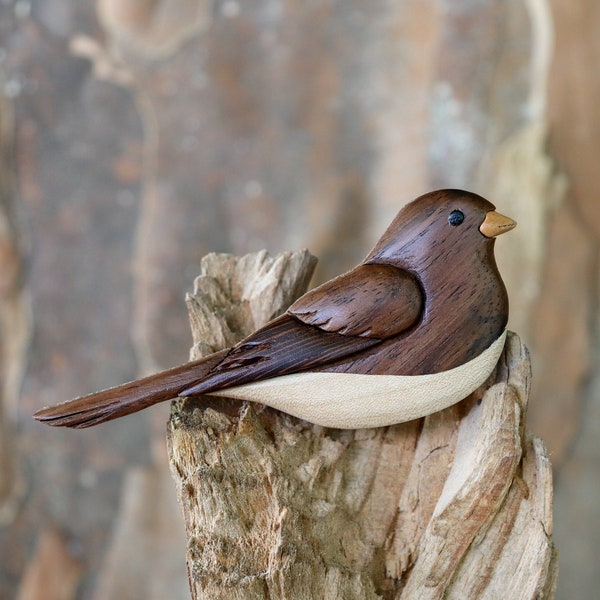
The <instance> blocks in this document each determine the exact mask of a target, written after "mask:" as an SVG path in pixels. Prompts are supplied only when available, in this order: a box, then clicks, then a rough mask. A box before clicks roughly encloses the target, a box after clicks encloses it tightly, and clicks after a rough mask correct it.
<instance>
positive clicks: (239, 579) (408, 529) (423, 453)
mask: <svg viewBox="0 0 600 600" xmlns="http://www.w3.org/2000/svg"><path fill="white" fill-rule="evenodd" d="M299 258H300V257H299V256H298V255H289V254H286V255H280V256H278V257H276V258H275V259H271V258H268V257H267V256H266V255H265V254H264V253H259V254H257V255H247V256H244V257H241V258H234V257H232V256H230V255H211V256H210V257H209V258H208V259H207V260H205V261H204V262H203V274H202V275H201V277H199V278H198V279H197V280H196V285H195V290H194V294H193V295H191V296H190V297H189V298H188V307H189V309H190V316H191V323H192V327H193V333H194V339H195V340H197V341H198V342H200V341H201V342H202V347H200V346H199V345H196V346H195V347H194V350H193V353H192V357H193V358H197V357H200V356H201V355H203V354H205V353H210V352H213V351H216V350H219V349H221V347H223V346H224V345H227V344H231V343H232V342H233V341H235V339H239V338H241V337H244V336H245V335H247V334H248V333H250V332H251V331H252V330H253V329H254V328H255V327H256V326H258V325H260V324H261V322H262V321H266V320H268V319H269V318H271V317H272V315H273V314H274V313H275V314H276V313H279V312H281V311H282V310H284V309H285V304H282V303H281V300H282V298H281V294H279V295H278V296H277V297H276V298H275V299H274V291H275V290H274V289H273V287H272V282H273V271H274V270H275V269H274V267H273V265H278V264H279V265H281V263H282V262H283V263H285V264H288V263H290V264H292V267H291V268H288V269H284V270H283V271H284V272H285V274H286V277H285V278H284V281H283V282H282V286H283V290H284V292H285V290H286V286H288V285H293V286H294V291H295V293H297V292H298V286H297V284H296V282H295V277H298V278H299V279H301V280H303V282H304V283H306V277H305V275H304V273H303V272H302V268H303V267H304V268H305V267H306V264H307V262H306V259H305V260H304V261H301V260H299ZM302 262H304V264H302ZM293 263H295V265H296V270H295V271H294V268H293V267H294V264H293ZM257 267H258V268H257ZM309 268H310V270H312V267H309ZM261 272H262V273H264V275H263V276H262V277H263V278H264V279H265V280H267V281H268V282H269V286H265V284H264V281H263V278H261V276H260V273H261ZM266 287H268V288H269V290H268V291H267V292H266V293H265V289H266ZM215 292H217V293H215ZM284 295H286V294H284ZM286 296H287V297H288V300H289V294H287V295H286ZM250 306H252V307H253V310H252V311H250V310H249V307H250ZM215 315H218V318H216V317H215ZM245 315H247V316H245ZM530 382H531V374H530V363H529V355H528V352H527V350H526V349H525V347H524V346H523V344H522V343H521V341H520V340H519V338H518V337H517V336H516V335H514V334H511V335H510V336H509V338H508V341H507V344H506V348H505V352H504V354H503V356H502V358H501V360H500V363H499V366H498V368H497V369H496V372H495V373H494V374H493V375H492V377H491V378H490V380H489V381H488V382H487V383H486V385H484V386H483V387H482V388H481V389H480V390H478V391H477V392H476V393H474V394H473V395H472V396H471V397H469V398H468V399H466V400H464V401H463V402H460V403H459V404H457V405H455V406H453V407H451V408H449V409H447V410H445V411H442V412H440V413H435V414H433V415H430V416H429V417H426V418H424V419H420V420H417V421H412V422H409V423H404V424H400V425H395V426H391V427H384V428H377V429H363V430H334V429H327V428H323V427H318V426H314V425H311V424H308V423H306V422H303V421H300V420H298V419H295V418H293V417H291V416H289V415H285V414H283V413H279V412H277V411H274V410H272V409H269V408H265V407H261V406H260V405H251V404H240V403H238V402H236V401H233V400H227V399H215V398H201V399H193V400H187V401H180V402H178V403H177V404H176V408H175V409H174V410H173V411H172V413H171V419H170V422H169V428H168V438H167V439H168V446H169V458H170V464H171V471H172V474H173V477H174V479H175V483H176V487H177V491H178V497H179V502H180V505H181V507H182V509H183V515H184V521H185V524H186V530H187V536H188V543H187V563H188V577H189V581H190V586H191V591H192V597H193V598H194V600H199V599H201V598H206V599H208V598H210V599H217V598H240V599H242V598H244V599H252V598H257V599H258V598H265V599H266V598H272V599H276V598H290V597H292V598H307V599H308V598H318V597H319V598H345V599H354V598H355V599H357V600H358V599H361V600H362V599H375V598H398V599H401V598H409V599H412V598H419V599H422V598H431V599H434V598H457V599H459V598H497V597H499V594H500V595H502V597H507V598H514V599H527V598H531V599H533V598H552V597H553V592H554V586H555V582H556V556H555V551H554V548H553V544H552V539H551V534H552V508H551V507H552V476H551V471H550V463H549V460H548V457H547V453H546V450H545V447H544V444H543V443H542V442H541V440H539V439H538V438H535V437H533V436H531V435H530V433H529V432H528V431H527V428H526V424H525V417H526V411H527V401H528V398H529V391H530ZM503 590H504V593H505V595H503V594H502V591H503Z"/></svg>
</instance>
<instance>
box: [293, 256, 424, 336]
mask: <svg viewBox="0 0 600 600" xmlns="http://www.w3.org/2000/svg"><path fill="white" fill-rule="evenodd" d="M422 310H423V293H422V291H421V287H420V286H419V284H418V282H417V281H416V279H415V278H414V277H413V276H412V275H411V274H410V273H408V272H406V271H403V270H401V269H398V268H396V267H392V266H388V265H376V264H363V265H359V266H358V267H356V268H355V269H353V270H352V271H350V272H349V273H346V274H345V275H341V276H340V277H336V278H335V279H332V280H331V281H329V282H327V283H325V284H323V285H321V286H319V287H317V288H315V289H314V290H311V291H310V292H308V293H306V294H304V296H302V297H301V298H299V299H298V300H297V301H296V302H295V303H294V304H292V306H291V307H290V308H289V310H288V314H291V315H293V316H294V317H296V318H297V319H299V320H300V321H302V322H303V323H306V324H307V325H313V326H315V327H319V328H320V329H322V330H323V331H329V332H336V333H340V334H342V335H350V336H361V337H368V338H378V339H386V338H389V337H392V336H395V335H398V334H399V333H402V332H403V331H405V330H407V329H409V328H410V327H412V326H413V325H414V324H415V323H416V322H417V321H418V319H419V317H420V315H421V312H422Z"/></svg>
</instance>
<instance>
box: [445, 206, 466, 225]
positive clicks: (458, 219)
mask: <svg viewBox="0 0 600 600" xmlns="http://www.w3.org/2000/svg"><path fill="white" fill-rule="evenodd" d="M464 220H465V215H464V214H463V212H462V211H460V210H453V211H452V212H451V213H450V216H449V217H448V223H450V225H452V227H456V226H457V225H460V224H461V223H462V222H463V221H464Z"/></svg>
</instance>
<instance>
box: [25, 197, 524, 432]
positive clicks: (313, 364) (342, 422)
mask: <svg viewBox="0 0 600 600" xmlns="http://www.w3.org/2000/svg"><path fill="white" fill-rule="evenodd" d="M515 225H516V223H515V222H514V221H513V220H512V219H509V218H508V217H505V216H503V215H501V214H499V213H497V212H496V211H495V207H494V206H493V204H491V203H490V202H488V201H487V200H485V199H484V198H482V197H481V196H478V195H476V194H473V193H470V192H465V191H461V190H440V191H436V192H431V193H429V194H425V195H424V196H421V197H419V198H417V199H416V200H414V201H413V202H411V203H410V204H407V205H406V206H405V207H404V208H403V209H402V210H401V211H400V212H399V213H398V215H397V216H396V218H395V219H394V221H393V222H392V223H391V225H390V226H389V227H388V229H387V230H386V232H385V233H384V234H383V236H382V237H381V239H380V240H379V241H378V242H377V244H376V245H375V247H374V248H373V249H372V250H371V252H369V254H368V255H367V257H366V258H365V259H364V260H363V261H362V262H361V263H360V264H359V265H358V266H357V267H355V268H354V269H352V270H351V271H349V272H348V273H346V274H344V275H341V276H339V277H336V278H334V279H332V280H330V281H328V282H326V283H324V284H322V285H321V286H319V287H317V288H315V289H313V290H311V291H309V292H307V293H306V294H304V295H303V296H302V297H300V298H299V299H298V300H297V301H296V302H294V304H292V306H290V308H289V309H288V310H287V311H286V312H285V313H284V314H283V315H282V316H280V317H278V318H275V319H274V320H272V321H271V322H269V323H268V324H267V325H265V326H264V327H262V328H260V329H258V330H257V331H256V332H255V333H253V334H252V335H250V336H249V337H247V338H246V339H244V340H242V341H241V342H239V343H238V344H237V345H235V346H233V347H232V348H230V349H227V350H223V351H221V352H217V353H215V354H212V355H210V356H208V357H205V358H202V359H200V360H197V361H194V362H189V363H187V364H184V365H182V366H179V367H175V368H173V369H169V370H167V371H163V372H161V373H157V374H155V375H151V376H149V377H146V378H143V379H139V380H137V381H133V382H131V383H126V384H124V385H120V386H117V387H114V388H110V389H107V390H103V391H100V392H96V393H94V394H90V395H88V396H84V397H81V398H77V399H75V400H71V401H69V402H65V403H63V404H59V405H56V406H54V407H50V408H45V409H43V410H40V411H39V412H37V413H36V414H35V415H34V417H35V418H36V419H37V420H39V421H42V422H44V423H47V424H48V425H54V426H66V427H78V428H80V427H89V426H91V425H96V424H98V423H102V422H104V421H108V420H110V419H114V418H117V417H120V416H123V415H127V414H130V413H133V412H136V411H138V410H141V409H143V408H146V407H148V406H151V405H153V404H156V403H157V402H162V401H165V400H169V399H172V398H175V397H177V396H180V397H189V396H196V395H200V394H209V395H218V396H226V397H230V398H238V399H244V400H250V401H255V402H261V403H263V404H266V405H269V406H272V407H274V408H277V409H279V410H282V411H284V412H287V413H289V414H292V415H294V416H297V417H300V418H302V419H306V420H308V421H311V422H313V423H317V424H320V425H324V426H327V427H337V428H361V427H377V426H383V425H389V424H392V423H398V422H402V421H407V420H411V419H414V418H418V417H421V416H424V415H426V414H430V413H432V412H435V411H437V410H441V409H442V408H445V407H447V406H449V405H451V404H453V403H455V402H457V401H459V400H461V399H462V398H465V397H466V396H468V395H469V394H470V393H471V392H473V391H474V390H475V389H477V388H478V387H479V386H480V385H482V384H483V383H484V381H485V380H486V379H487V377H488V376H489V375H490V373H491V372H492V370H493V369H494V367H495V365H496V362H497V360H498V358H499V356H500V353H501V351H502V348H503V346H504V339H505V336H506V323H507V320H508V298H507V294H506V289H505V287H504V284H503V282H502V279H501V277H500V274H499V272H498V269H497V267H496V262H495V259H494V241H495V237H496V236H497V235H499V234H501V233H504V232H506V231H509V230H510V229H512V228H513V227H515Z"/></svg>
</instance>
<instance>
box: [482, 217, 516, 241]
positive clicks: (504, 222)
mask: <svg viewBox="0 0 600 600" xmlns="http://www.w3.org/2000/svg"><path fill="white" fill-rule="evenodd" d="M516 226H517V222H516V221H513V220H512V219H510V218H509V217H505V216H504V215H501V214H500V213H498V212H496V211H495V210H490V212H488V213H487V215H485V219H484V221H483V223H482V224H481V225H480V226H479V231H481V233H483V235H485V237H489V238H493V237H496V236H497V235H500V234H501V233H506V232H507V231H510V230H511V229H514V228H515V227H516Z"/></svg>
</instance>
